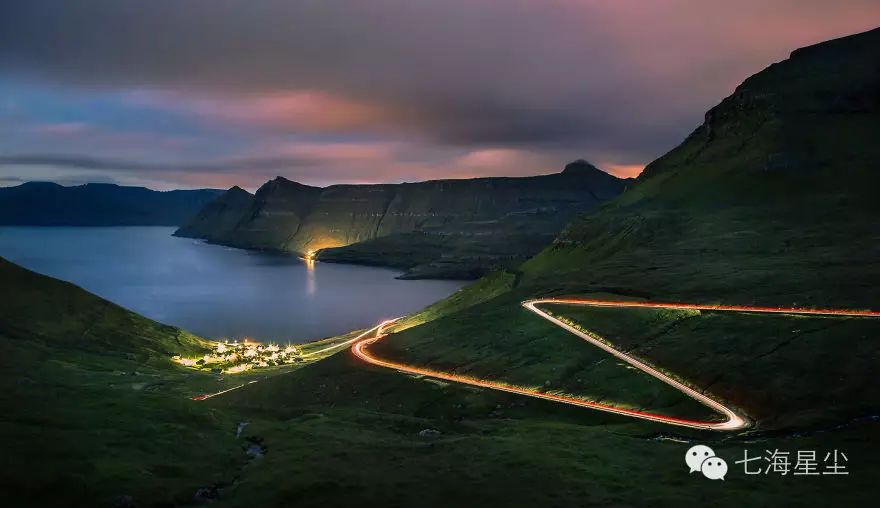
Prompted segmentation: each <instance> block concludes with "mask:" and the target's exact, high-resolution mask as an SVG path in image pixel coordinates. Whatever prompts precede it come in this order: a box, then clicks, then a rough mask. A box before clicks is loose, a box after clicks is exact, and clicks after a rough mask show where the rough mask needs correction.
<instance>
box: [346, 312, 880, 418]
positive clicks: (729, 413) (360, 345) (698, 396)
mask: <svg viewBox="0 0 880 508" xmlns="http://www.w3.org/2000/svg"><path fill="white" fill-rule="evenodd" d="M541 304H562V305H585V306H593V307H618V308H620V307H622V308H632V307H642V308H654V309H686V310H707V311H727V312H754V313H774V314H802V315H820V316H855V317H880V312H876V311H870V310H843V309H798V308H786V307H755V306H747V305H700V304H687V303H655V302H632V301H611V300H595V299H580V298H542V299H535V300H526V301H524V302H522V306H523V307H525V308H526V309H527V310H529V311H531V312H534V313H535V314H537V315H538V316H541V317H542V318H544V319H546V320H547V321H549V322H551V323H553V324H555V325H556V326H559V327H561V328H563V329H564V330H566V331H568V332H569V333H572V334H574V335H576V336H578V337H580V338H581V339H583V340H585V341H587V342H589V343H590V344H592V345H594V346H596V347H599V348H601V349H602V350H604V351H606V352H608V353H610V354H611V355H613V356H615V357H616V358H618V359H620V360H623V361H624V362H626V363H628V364H629V365H632V366H633V367H635V368H637V369H639V370H641V371H642V372H645V373H647V374H649V375H651V376H653V377H654V378H656V379H658V380H660V381H662V382H664V383H666V384H668V385H670V386H672V387H673V388H675V389H677V390H679V391H680V392H682V393H684V394H685V395H687V396H689V397H691V398H693V399H694V400H696V401H698V402H700V403H701V404H703V405H705V406H707V407H709V408H711V409H713V410H715V411H717V412H719V413H721V414H723V415H724V416H725V417H726V420H725V421H722V422H712V421H697V420H685V419H681V418H674V417H670V416H663V415H658V414H653V413H648V412H644V411H636V410H632V409H622V408H617V407H614V406H609V405H605V404H599V403H596V402H590V401H586V400H581V399H576V398H574V397H567V396H564V395H555V394H549V393H542V392H538V391H535V390H529V389H527V388H519V387H515V386H510V385H505V384H502V383H497V382H493V381H486V380H482V379H476V378H472V377H467V376H459V375H456V374H451V373H448V372H441V371H437V370H431V369H425V368H421V367H415V366H412V365H406V364H402V363H397V362H392V361H388V360H382V359H380V358H376V357H375V356H373V355H371V354H370V353H369V352H368V351H367V350H368V346H370V345H371V344H374V343H376V342H378V341H379V340H381V339H382V338H384V337H385V336H386V334H385V333H384V331H385V328H386V327H387V326H389V325H390V324H392V323H393V322H394V321H396V320H389V321H385V322H383V323H381V324H380V325H379V326H377V327H376V328H374V330H375V331H376V333H375V335H374V336H373V337H367V336H366V335H367V334H369V331H368V332H367V333H366V334H364V335H363V338H360V337H356V338H355V339H353V340H354V341H355V342H354V344H353V345H352V348H351V350H352V352H353V353H354V355H355V356H357V357H358V358H360V359H361V360H363V361H365V362H367V363H370V364H372V365H377V366H380V367H386V368H389V369H394V370H398V371H400V372H405V373H407V374H417V375H422V376H426V377H431V378H435V379H442V380H444V381H451V382H454V383H461V384H466V385H470V386H477V387H481V388H489V389H492V390H499V391H503V392H508V393H515V394H518V395H525V396H528V397H534V398H538V399H544V400H550V401H553V402H560V403H563V404H571V405H574V406H580V407H586V408H590V409H596V410H599V411H605V412H608V413H615V414H619V415H624V416H630V417H633V418H639V419H642V420H649V421H654V422H660V423H666V424H670V425H678V426H682V427H690V428H696V429H707V430H719V431H732V430H740V429H744V428H746V427H748V426H749V425H750V422H749V420H748V418H747V417H746V416H744V415H740V414H737V413H736V412H735V411H734V410H733V409H731V408H729V407H727V406H725V405H724V404H722V403H720V402H718V401H716V400H715V399H713V398H711V397H709V396H707V395H704V394H702V393H700V392H698V391H697V390H694V389H693V388H691V387H689V386H687V385H685V384H684V383H681V382H679V381H677V380H675V379H673V378H672V377H670V376H668V375H666V374H664V373H663V372H660V371H659V370H657V369H655V368H654V367H652V366H650V365H648V364H646V363H644V362H642V361H640V360H638V359H636V358H634V357H632V356H630V355H628V354H626V353H624V352H622V351H619V350H617V349H615V348H613V347H611V346H609V345H607V344H605V343H604V342H603V341H601V340H600V339H598V338H597V337H594V336H592V335H590V334H589V333H587V332H584V331H582V330H579V329H577V328H575V327H574V326H571V325H569V324H567V323H565V322H563V321H561V320H560V319H558V318H556V317H554V316H552V315H550V314H549V313H547V312H545V311H543V310H541V309H539V308H538V305H541ZM358 339H360V340H358Z"/></svg>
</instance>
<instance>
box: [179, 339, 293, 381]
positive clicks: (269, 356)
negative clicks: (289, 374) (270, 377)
mask: <svg viewBox="0 0 880 508" xmlns="http://www.w3.org/2000/svg"><path fill="white" fill-rule="evenodd" d="M172 360H173V361H174V362H175V363H177V364H180V365H183V366H185V367H190V368H194V369H199V370H210V371H212V372H216V373H221V374H239V373H242V372H246V371H249V370H252V369H259V368H266V367H277V366H282V365H288V364H293V363H298V362H302V361H303V358H302V353H301V352H300V350H299V349H297V348H296V346H293V345H290V344H288V345H287V346H284V347H281V346H279V345H277V344H272V343H269V344H263V343H260V342H253V341H250V340H248V339H245V340H243V341H241V342H239V341H237V340H236V341H232V342H228V341H224V342H218V343H217V345H216V346H215V347H214V350H213V351H212V352H211V353H208V354H205V355H204V356H201V357H196V358H183V357H181V356H174V357H172Z"/></svg>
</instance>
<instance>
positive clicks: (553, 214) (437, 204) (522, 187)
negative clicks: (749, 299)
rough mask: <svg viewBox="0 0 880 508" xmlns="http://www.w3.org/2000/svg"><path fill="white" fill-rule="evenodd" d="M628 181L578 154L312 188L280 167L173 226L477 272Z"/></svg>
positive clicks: (268, 245)
mask: <svg viewBox="0 0 880 508" xmlns="http://www.w3.org/2000/svg"><path fill="white" fill-rule="evenodd" d="M627 183H628V181H627V180H621V179H619V178H616V177H614V176H611V175H609V174H607V173H604V172H603V171H601V170H599V169H597V168H595V167H594V166H592V165H591V164H589V163H587V162H585V161H576V162H574V163H571V164H569V165H568V166H566V168H565V170H564V171H562V172H561V173H558V174H553V175H544V176H534V177H523V178H475V179H465V180H436V181H428V182H420V183H402V184H380V185H333V186H330V187H326V188H319V187H311V186H307V185H302V184H299V183H296V182H291V181H289V180H286V179H284V178H281V177H278V178H276V179H274V180H272V181H270V182H268V183H266V184H265V185H263V186H262V187H261V188H260V189H259V190H258V191H257V193H256V195H254V196H252V197H251V196H249V195H246V193H244V191H242V190H241V189H238V188H233V189H230V190H229V191H228V192H227V193H226V194H225V195H224V196H222V197H220V198H218V199H217V200H216V201H214V202H212V203H210V204H209V205H207V206H206V207H205V208H203V209H202V210H201V211H200V212H199V213H198V214H197V215H196V216H195V217H194V218H193V219H192V220H191V221H190V222H189V223H187V224H186V225H184V226H183V227H182V228H180V230H178V231H177V233H175V234H177V235H179V236H187V237H195V238H203V239H206V240H208V241H211V242H216V243H221V244H226V245H232V246H236V247H244V248H254V249H270V250H281V251H288V252H295V253H298V254H301V255H304V254H311V253H316V252H317V257H318V258H319V259H321V260H322V261H337V262H354V263H366V264H377V265H387V266H396V267H400V268H405V269H407V270H409V272H408V276H410V277H476V276H479V275H482V274H483V273H486V272H487V271H489V270H491V269H494V268H498V267H503V266H512V265H516V264H518V263H520V262H522V261H523V260H525V259H526V258H528V257H529V256H530V255H532V254H534V253H536V252H537V251H538V250H539V249H540V246H541V245H544V244H546V243H547V242H549V241H550V240H552V238H553V237H554V236H555V235H556V233H558V231H559V230H560V229H561V228H562V227H563V226H564V225H565V223H567V222H568V221H569V220H570V219H571V218H572V217H574V216H575V215H577V214H578V213H581V212H584V211H587V210H591V209H593V208H595V207H597V206H599V205H600V204H602V203H604V202H605V201H608V200H609V199H611V198H613V197H615V196H617V195H618V194H620V193H621V192H623V190H624V189H625V187H626V185H627Z"/></svg>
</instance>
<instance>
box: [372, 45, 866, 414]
mask: <svg viewBox="0 0 880 508" xmlns="http://www.w3.org/2000/svg"><path fill="white" fill-rule="evenodd" d="M878 133H880V29H877V30H873V31H870V32H867V33H863V34H858V35H853V36H850V37H845V38H842V39H838V40H833V41H829V42H826V43H822V44H818V45H816V46H811V47H808V48H804V49H800V50H797V51H794V52H793V53H792V54H791V56H790V58H789V59H787V60H785V61H783V62H780V63H777V64H774V65H771V66H770V67H768V68H766V69H764V70H763V71H761V72H759V73H758V74H756V75H754V76H752V77H750V78H748V79H747V80H746V81H745V82H743V83H742V84H741V85H740V86H739V87H737V88H736V90H735V91H734V92H733V94H732V95H731V96H729V97H727V98H726V99H724V100H723V101H722V102H721V103H720V104H718V105H717V106H716V107H714V108H712V109H711V110H710V111H709V112H708V113H707V114H706V117H705V121H704V122H703V124H702V125H700V126H699V127H697V128H696V130H695V131H694V132H693V133H692V134H691V135H690V136H688V138H687V139H685V140H684V142H683V143H682V144H681V145H679V146H678V147H676V148H674V149H673V150H671V151H670V152H669V153H667V154H666V155H664V156H662V157H660V158H659V159H657V160H656V161H654V162H653V163H651V164H650V165H649V166H648V167H647V168H646V170H645V172H644V173H643V174H642V175H641V176H640V177H639V178H638V181H637V182H636V184H635V185H633V186H632V188H630V189H628V190H627V192H625V193H624V194H622V195H621V196H619V197H618V198H617V199H615V200H613V201H612V202H610V203H608V204H607V205H605V206H603V207H602V208H601V209H599V210H597V211H595V212H593V213H590V214H585V215H583V216H582V217H579V218H577V219H575V220H574V221H572V223H571V224H569V225H568V226H567V227H566V228H565V229H564V230H563V232H562V233H560V234H559V236H558V237H557V238H556V240H555V241H554V242H553V243H552V244H551V245H549V246H548V247H546V248H545V249H544V250H543V251H542V252H541V253H539V254H538V255H536V256H534V257H533V258H531V259H529V260H528V261H526V262H525V263H524V264H522V265H521V266H520V267H518V269H516V270H515V273H513V274H511V275H510V277H508V278H506V279H505V278H495V279H491V280H487V281H481V284H478V285H475V286H474V287H473V288H468V289H465V290H463V291H464V293H463V294H458V295H456V296H455V297H454V299H452V300H450V301H448V302H441V303H440V304H438V305H437V306H435V307H434V308H431V309H428V310H426V311H425V312H423V313H421V315H418V316H414V317H411V318H409V320H408V326H414V327H413V328H410V329H408V330H406V331H403V332H402V333H400V334H399V335H398V336H396V337H392V338H391V340H390V341H389V347H391V348H393V351H394V352H397V354H398V355H405V356H406V357H408V358H414V359H416V360H421V361H425V362H428V363H431V364H436V365H445V364H449V363H455V364H464V365H468V366H469V368H470V369H473V370H472V371H471V375H472V376H474V377H478V378H484V377H489V376H487V372H490V373H499V372H501V373H503V372H504V371H505V368H506V366H509V365H516V366H519V365H522V364H524V363H526V362H532V361H534V360H533V359H534V358H535V356H536V355H544V356H547V357H546V358H544V360H543V361H541V362H539V365H541V367H542V368H543V369H544V370H543V372H545V374H544V375H545V376H547V377H546V380H547V381H548V383H549V384H550V386H554V387H557V386H559V387H561V388H562V389H563V390H567V389H571V390H575V389H583V387H579V386H577V385H576V384H574V385H573V384H572V377H573V375H574V376H576V375H580V374H581V372H582V373H583V374H582V375H583V378H584V379H594V380H595V378H594V377H591V374H590V373H589V371H590V370H591V369H593V367H592V366H591V364H589V363H583V362H577V361H573V360H572V358H573V357H575V355H580V354H585V353H582V352H579V350H577V349H574V348H583V345H580V344H571V346H570V347H563V346H559V349H560V352H559V353H553V354H555V355H556V356H552V357H551V356H550V355H551V353H546V352H544V349H543V348H544V346H541V345H542V344H544V342H543V341H545V340H546V336H547V335H546V333H549V332H543V331H540V330H541V329H540V328H536V327H537V326H538V325H536V324H535V323H534V317H533V316H530V315H529V313H528V312H525V311H523V310H522V309H519V302H520V301H522V300H525V299H528V298H534V297H537V296H553V295H571V296H585V297H592V298H604V299H612V300H621V299H636V300H653V301H672V302H692V303H709V304H734V305H735V304H739V305H759V306H771V307H819V308H845V309H874V310H877V307H878V303H877V302H880V263H878V260H880V200H878V199H877V190H878V189H880V144H878V143H877V139H878V138H877V134H878ZM493 281H494V282H493ZM498 281H501V282H498ZM487 284H488V289H487ZM460 301H466V302H470V306H465V307H464V308H463V307H462V305H458V304H456V302H460ZM555 311H556V312H558V313H559V314H560V315H562V316H564V317H566V318H568V319H571V320H573V321H575V322H578V323H583V324H584V326H586V327H588V328H589V329H590V330H592V331H594V332H595V333H598V334H600V335H602V336H603V337H606V338H607V340H609V341H610V342H611V343H613V344H616V345H618V347H620V348H623V349H625V350H627V351H628V352H630V353H634V354H636V355H637V356H639V357H640V358H643V359H645V360H646V361H647V362H649V363H651V364H655V365H659V366H662V367H663V368H664V369H668V371H671V372H674V373H676V375H678V376H680V377H681V378H682V379H686V380H688V381H689V382H691V383H693V384H694V385H695V386H698V387H711V391H712V393H713V394H714V395H715V396H717V397H720V398H721V399H723V400H726V401H728V402H730V403H732V404H734V405H735V406H737V407H740V408H742V409H743V410H744V411H745V412H746V413H747V414H748V415H750V416H751V417H753V418H754V419H755V420H756V425H757V429H758V430H759V431H762V432H771V431H783V429H784V431H792V429H807V428H812V429H815V428H824V427H829V426H836V425H843V424H847V423H848V422H851V421H854V420H858V419H859V418H870V417H871V415H874V414H876V408H877V407H880V394H878V392H877V391H876V390H875V389H874V387H873V384H874V381H875V379H876V378H875V375H876V374H875V372H874V371H875V367H874V365H875V363H874V362H876V360H877V359H878V358H880V343H878V342H877V341H876V340H874V337H876V336H877V333H878V332H880V320H877V319H862V318H858V319H854V318H821V319H819V318H803V317H798V316H787V315H782V316H775V317H768V316H757V315H748V314H737V313H714V312H705V311H704V312H699V313H686V312H685V313H678V314H676V313H674V312H673V313H663V312H658V311H652V310H646V311H627V310H621V311H617V310H607V309H606V310H596V309H593V310H587V311H585V310H582V309H575V308H566V307H558V308H556V309H555ZM425 322H427V323H426V324H422V325H421V326H415V325H420V324H421V323H425ZM511 337H517V339H516V342H517V344H518V349H520V350H523V351H534V352H532V353H531V354H530V355H525V353H519V352H517V351H513V350H512V349H511V347H510V343H511V340H512V339H511ZM394 339H396V340H397V342H395V341H394ZM468 350H471V353H470V354H468V353H466V351H468ZM438 351H444V352H445V353H444V354H439V353H438ZM412 352H423V353H422V354H421V355H419V354H414V353H412ZM389 354H393V353H389ZM453 358H454V360H453ZM481 365H482V366H481ZM481 368H482V369H485V370H483V371H481V370H479V369H481ZM593 370H594V369H593ZM518 381H519V383H520V384H526V381H525V380H518ZM596 382H598V380H596ZM618 383H619V384H618ZM627 383H628V381H619V382H618V381H614V380H613V379H611V378H608V379H605V380H603V381H602V383H601V385H600V387H596V388H590V387H587V393H588V394H590V393H592V394H595V395H597V396H604V394H606V393H608V392H606V390H608V391H609V392H613V393H620V394H624V393H632V387H631V386H630V385H628V384H627ZM648 403H649V402H648V401H646V402H645V404H648Z"/></svg>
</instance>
